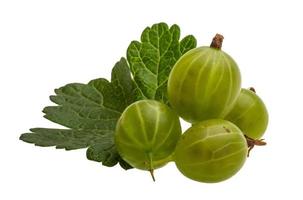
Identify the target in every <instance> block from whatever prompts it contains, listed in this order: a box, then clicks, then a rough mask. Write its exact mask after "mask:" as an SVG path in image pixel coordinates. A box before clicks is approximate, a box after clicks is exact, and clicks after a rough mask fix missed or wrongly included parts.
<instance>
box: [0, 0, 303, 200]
mask: <svg viewBox="0 0 303 200" xmlns="http://www.w3.org/2000/svg"><path fill="white" fill-rule="evenodd" d="M300 2H301V1H293V0H287V1H278V0H275V1H264V0H262V1H258V0H255V1H243V0H241V1H235V0H229V1H226V0H224V1H215V0H209V1H202V0H200V1H191V0H184V1H176V0H174V1H166V0H162V1H156V0H153V1H143V0H137V1H133V0H121V1H115V0H111V1H76V0H73V1H64V0H52V1H42V0H37V1H33V0H27V1H14V0H7V1H6V0H1V1H0V87H1V90H0V92H1V93H0V95H1V96H0V101H1V104H0V106H1V109H0V117H1V120H0V124H1V126H0V127H1V130H0V132H1V133H0V137H1V138H0V155H1V158H0V188H1V189H0V199H32V200H35V199H44V200H48V199H52V200H53V199H90V200H93V199H113V198H115V199H119V198H120V199H121V198H123V199H146V200H147V199H153V200H156V199H235V200H237V199H241V200H243V199H246V200H251V199H274V198H281V199H302V198H303V195H302V184H301V182H302V179H303V172H302V170H303V164H302V158H303V154H302V152H303V150H302V144H303V119H302V111H303V108H302V102H303V95H302V93H303V89H302V88H303V87H302V86H303V73H302V68H303V59H302V56H303V50H302V46H303V40H302V36H303V30H302V19H303V12H302V6H301V5H300ZM161 21H164V22H166V23H168V24H169V25H172V24H173V23H177V24H178V25H179V26H180V27H181V31H182V35H183V36H184V35H186V34H193V35H195V36H196V38H197V40H198V45H199V46H201V45H209V44H210V41H211V38H212V37H213V36H214V34H215V33H222V34H223V35H224V36H225V40H224V44H223V50H224V51H226V52H228V53H229V54H230V55H231V56H232V57H233V58H234V59H235V60H236V61H237V63H238V65H239V66H240V69H241V72H242V78H243V87H249V86H254V87H255V88H256V90H257V92H258V94H259V95H260V96H261V97H262V98H263V100H264V102H265V103H266V105H267V107H268V110H269V114H270V124H269V127H268V130H267V132H266V134H265V136H264V137H265V138H266V140H267V142H268V145H267V146H266V147H259V148H255V149H254V151H253V152H252V153H251V157H250V158H249V159H248V161H247V162H246V164H245V166H244V167H243V168H242V170H241V171H240V172H239V173H238V174H237V175H236V176H234V177H232V178H231V179H229V180H227V181H225V182H222V183H217V184H203V183H198V182H194V181H191V180H189V179H187V178H185V177H184V176H182V175H181V174H180V173H179V172H178V170H177V169H176V167H175V165H174V164H173V163H170V164H169V165H167V166H165V167H164V168H161V169H159V170H157V171H156V172H155V173H156V174H155V175H156V178H157V181H156V183H153V182H152V180H151V178H150V176H149V174H148V173H147V172H144V171H139V170H130V171H124V170H122V169H121V168H120V167H118V166H117V167H113V168H107V167H104V166H101V165H100V164H99V163H97V162H92V161H88V160H86V157H85V150H76V151H69V152H66V151H64V150H55V148H52V147H50V148H41V147H34V146H33V145H31V144H27V143H24V142H21V141H19V140H18V137H19V135H20V134H21V133H23V132H27V131H28V129H29V128H32V127H60V126H59V125H56V124H54V123H51V122H49V121H47V120H46V119H44V118H43V117H42V113H41V110H42V108H43V107H44V106H46V105H51V103H50V101H49V99H48V96H49V95H51V94H53V89H54V88H57V87H60V86H63V85H65V84H67V83H70V82H81V83H86V82H88V81H89V80H91V79H94V78H98V77H105V78H109V77H110V72H111V68H112V66H113V64H114V63H115V62H116V61H118V60H119V58H120V57H121V56H125V53H126V48H127V46H128V44H129V43H130V41H131V40H134V39H139V37H140V34H141V32H142V30H143V29H144V28H145V27H146V26H149V25H152V24H154V23H157V22H161ZM300 189H301V191H300Z"/></svg>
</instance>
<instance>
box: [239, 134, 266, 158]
mask: <svg viewBox="0 0 303 200" xmlns="http://www.w3.org/2000/svg"><path fill="white" fill-rule="evenodd" d="M244 136H245V138H246V142H247V146H248V152H247V157H249V153H250V151H251V150H252V149H253V148H254V146H264V145H266V142H265V141H264V139H260V140H255V139H252V138H250V137H248V136H246V135H244Z"/></svg>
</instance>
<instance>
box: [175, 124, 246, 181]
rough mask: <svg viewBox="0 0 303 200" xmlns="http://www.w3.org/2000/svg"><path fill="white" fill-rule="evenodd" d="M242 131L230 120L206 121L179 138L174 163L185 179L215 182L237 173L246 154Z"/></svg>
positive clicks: (194, 126)
mask: <svg viewBox="0 0 303 200" xmlns="http://www.w3.org/2000/svg"><path fill="white" fill-rule="evenodd" d="M247 150H248V147H247V143H246V140H245V137H244V135H243V134H242V132H241V130H240V129H239V128H238V127H237V126H235V125H234V124H232V123H231V122H229V121H225V120H222V119H213V120H207V121H203V122H200V123H197V124H195V125H193V126H192V127H191V128H189V129H188V130H187V131H186V132H185V133H184V134H183V135H182V136H181V138H180V140H179V142H178V144H177V147H176V150H175V163H176V165H177V167H178V169H179V170H180V172H181V173H182V174H183V175H185V176H186V177H188V178H190V179H193V180H195V181H199V182H205V183H216V182H220V181H223V180H226V179H228V178H230V177H231V176H233V175H234V174H236V173H237V172H238V171H239V170H240V168H241V167H242V166H243V164H244V162H245V160H246V155H247Z"/></svg>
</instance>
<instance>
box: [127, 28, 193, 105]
mask: <svg viewBox="0 0 303 200" xmlns="http://www.w3.org/2000/svg"><path fill="white" fill-rule="evenodd" d="M179 39H180V28H179V27H178V26H177V25H173V26H171V27H170V28H169V27H168V26H167V24H165V23H159V24H155V25H153V26H152V27H147V28H146V29H145V30H144V31H143V33H142V35H141V42H139V41H132V42H131V44H130V45H129V47H128V49H127V60H128V62H129V64H130V69H131V72H132V74H133V77H134V81H135V83H136V85H137V86H138V88H139V91H140V93H141V94H142V96H143V97H145V98H148V99H156V100H159V101H162V102H164V103H167V104H168V100H167V91H166V90H167V86H166V85H167V80H168V76H169V73H170V71H171V69H172V67H173V66H174V64H175V63H176V61H177V60H178V59H179V58H180V56H182V55H183V54H184V53H186V52H187V51H188V50H190V49H192V48H195V47H196V39H195V38H194V37H193V36H191V35H189V36H186V37H185V38H184V39H182V40H181V42H179Z"/></svg>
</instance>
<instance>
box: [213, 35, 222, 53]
mask: <svg viewBox="0 0 303 200" xmlns="http://www.w3.org/2000/svg"><path fill="white" fill-rule="evenodd" d="M223 39H224V37H223V35H221V34H218V33H217V34H216V35H215V37H214V38H213V41H212V42H211V44H210V47H211V48H215V49H219V50H220V49H221V47H222V43H223Z"/></svg>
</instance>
